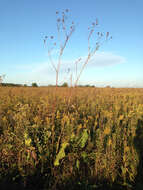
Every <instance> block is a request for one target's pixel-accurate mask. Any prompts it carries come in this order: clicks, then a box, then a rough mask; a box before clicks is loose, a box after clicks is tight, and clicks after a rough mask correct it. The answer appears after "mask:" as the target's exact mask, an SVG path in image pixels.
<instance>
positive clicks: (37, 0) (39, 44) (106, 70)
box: [0, 0, 143, 87]
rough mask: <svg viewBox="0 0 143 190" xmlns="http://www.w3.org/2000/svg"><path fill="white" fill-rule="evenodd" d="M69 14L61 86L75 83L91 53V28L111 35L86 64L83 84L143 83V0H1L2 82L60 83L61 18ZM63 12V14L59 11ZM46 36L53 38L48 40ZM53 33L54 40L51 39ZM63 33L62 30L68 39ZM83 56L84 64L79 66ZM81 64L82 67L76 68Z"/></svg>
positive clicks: (62, 38)
mask: <svg viewBox="0 0 143 190" xmlns="http://www.w3.org/2000/svg"><path fill="white" fill-rule="evenodd" d="M66 9H68V12H67V13H66V15H67V19H66V28H67V31H68V32H69V31H70V30H69V28H70V25H71V23H72V21H74V23H75V31H74V32H73V33H72V35H71V37H70V39H69V41H68V43H67V45H66V47H65V49H64V52H63V55H62V57H61V67H60V72H59V84H62V83H63V82H68V83H70V82H71V76H72V84H74V83H75V81H76V78H77V76H78V75H79V73H80V71H81V69H82V65H83V64H84V63H85V61H86V58H87V55H88V35H89V31H90V30H88V27H90V28H91V26H92V23H94V22H95V23H96V19H98V25H97V26H96V27H95V30H94V32H93V36H92V37H91V39H90V45H91V47H95V45H96V42H97V32H102V33H103V35H104V36H105V38H104V39H106V34H107V33H106V32H109V36H112V39H111V40H107V41H104V43H103V44H101V45H100V47H99V49H98V50H97V51H96V53H95V55H94V56H93V57H91V59H90V60H89V62H88V64H87V65H86V67H85V68H84V70H83V72H82V74H81V76H80V78H79V81H78V84H82V85H84V84H89V85H95V86H99V87H100V86H101V87H104V86H107V85H110V86H112V87H143V74H142V71H143V20H142V18H143V11H142V10H143V1H142V0H0V75H5V78H4V79H3V82H7V83H16V84H27V85H31V84H32V83H33V82H36V83H37V84H38V85H48V84H55V80H56V72H55V70H54V68H53V67H52V64H51V61H50V59H49V56H48V50H51V48H52V44H53V43H55V42H56V45H55V46H54V49H52V51H51V57H52V60H53V62H54V64H55V66H57V59H58V55H59V50H60V47H61V46H59V44H60V43H59V38H58V32H57V18H59V16H60V15H61V14H62V12H63V11H64V12H65V10H66ZM56 11H58V15H57V14H56ZM45 36H48V39H47V41H46V43H45V44H44V39H45ZM50 36H53V37H54V39H50V38H49V37H50ZM104 36H103V37H104ZM64 37H65V36H64V33H63V32H62V33H61V34H60V38H61V41H63V42H64ZM78 58H81V62H79V63H77V64H75V62H76V60H78ZM76 66H77V69H76Z"/></svg>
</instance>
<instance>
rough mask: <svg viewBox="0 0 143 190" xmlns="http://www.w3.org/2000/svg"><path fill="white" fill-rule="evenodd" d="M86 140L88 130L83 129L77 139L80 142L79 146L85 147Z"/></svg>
mask: <svg viewBox="0 0 143 190" xmlns="http://www.w3.org/2000/svg"><path fill="white" fill-rule="evenodd" d="M87 140H88V131H87V129H84V130H83V133H82V136H81V138H80V139H79V143H80V147H81V148H84V147H85V144H86V142H87Z"/></svg>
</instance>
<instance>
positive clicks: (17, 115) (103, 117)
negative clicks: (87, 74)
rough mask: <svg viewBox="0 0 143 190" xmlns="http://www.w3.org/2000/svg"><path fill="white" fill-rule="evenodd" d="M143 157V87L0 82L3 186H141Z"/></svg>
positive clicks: (0, 150) (1, 177)
mask: <svg viewBox="0 0 143 190" xmlns="http://www.w3.org/2000/svg"><path fill="white" fill-rule="evenodd" d="M142 159H143V89H127V88H124V89H119V88H118V89H116V88H91V87H89V88H54V87H51V88H50V87H49V88H48V87H47V88H46V87H45V88H44V87H38V88H32V87H25V88H24V87H17V88H14V87H13V88H10V87H0V181H1V186H5V187H6V184H7V188H8V184H12V185H14V186H15V187H19V186H20V187H21V189H22V188H25V189H26V188H27V189H45V190H46V189H47V190H49V189H50V190H52V189H53V190H54V189H57V190H60V189H67V188H68V189H91V190H92V189H104V188H105V189H108V188H109V189H114V188H115V189H128V190H129V189H139V188H141V187H142V183H141V182H142V181H143V163H142V162H143V161H142ZM18 185H19V186H18ZM107 187H108V188H107ZM15 189H16V188H15ZM141 189H142V188H141Z"/></svg>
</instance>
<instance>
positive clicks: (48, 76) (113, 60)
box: [12, 52, 126, 84]
mask: <svg viewBox="0 0 143 190" xmlns="http://www.w3.org/2000/svg"><path fill="white" fill-rule="evenodd" d="M85 59H86V57H85V56H83V57H82V61H81V62H80V63H78V65H77V66H78V71H80V69H81V67H82V65H83V64H84V61H85ZM53 61H54V63H55V65H57V61H56V60H53ZM75 61H76V59H73V60H64V59H62V61H61V68H60V75H59V81H63V80H64V81H66V80H69V77H70V75H71V73H74V76H75V71H76V66H75V64H74V63H75ZM125 62H126V60H125V58H124V57H122V56H119V55H116V54H114V53H111V52H98V53H97V54H96V55H95V56H94V57H92V59H91V60H90V61H89V63H88V65H87V67H86V68H88V71H89V73H90V69H92V70H93V69H94V68H96V67H109V66H116V65H117V64H122V63H125ZM34 65H35V66H34ZM30 67H31V68H30ZM21 68H22V70H24V73H23V74H22V72H21V77H18V76H15V77H16V78H17V77H18V78H19V79H20V80H21V81H20V82H21V83H22V81H23V82H24V81H25V79H26V81H28V82H29V83H31V82H32V81H35V82H38V83H40V84H48V83H55V78H56V77H55V76H56V72H55V70H54V68H53V67H52V65H51V63H50V61H48V62H43V63H35V64H34V63H32V65H30V66H28V67H27V66H25V65H23V66H21ZM26 68H27V70H28V71H27V72H26V71H25V70H26ZM86 68H85V70H86ZM15 77H12V78H13V79H14V78H15ZM14 81H15V79H14Z"/></svg>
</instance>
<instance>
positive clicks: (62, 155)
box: [54, 142, 69, 166]
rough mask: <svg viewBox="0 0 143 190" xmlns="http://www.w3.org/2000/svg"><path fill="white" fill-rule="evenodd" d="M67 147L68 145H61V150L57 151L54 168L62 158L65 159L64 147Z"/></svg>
mask: <svg viewBox="0 0 143 190" xmlns="http://www.w3.org/2000/svg"><path fill="white" fill-rule="evenodd" d="M68 145H69V143H66V142H65V143H63V144H62V145H61V149H60V151H59V153H58V154H57V156H56V160H55V162H54V166H59V164H60V163H59V161H60V160H61V159H62V158H64V157H65V155H66V154H65V149H66V147H67V146H68Z"/></svg>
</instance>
